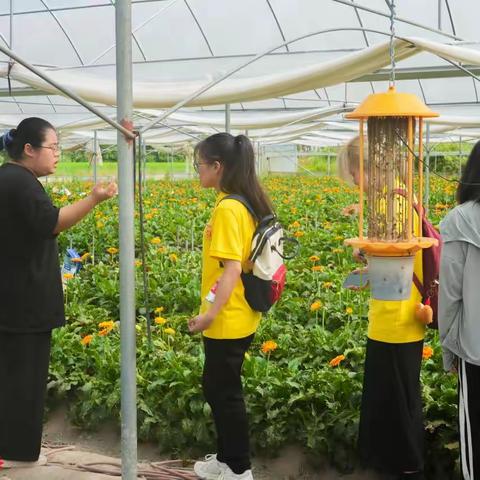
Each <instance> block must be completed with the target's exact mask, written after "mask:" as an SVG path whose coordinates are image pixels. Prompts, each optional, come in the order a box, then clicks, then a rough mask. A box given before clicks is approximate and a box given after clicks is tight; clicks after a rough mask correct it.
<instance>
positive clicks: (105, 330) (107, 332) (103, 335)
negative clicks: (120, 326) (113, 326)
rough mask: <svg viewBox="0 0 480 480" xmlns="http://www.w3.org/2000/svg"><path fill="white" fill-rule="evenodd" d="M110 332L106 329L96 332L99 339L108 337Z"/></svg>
mask: <svg viewBox="0 0 480 480" xmlns="http://www.w3.org/2000/svg"><path fill="white" fill-rule="evenodd" d="M110 332H111V330H109V329H108V328H103V329H102V330H100V331H99V332H98V334H99V335H100V336H101V337H105V336H106V335H108V334H109V333H110Z"/></svg>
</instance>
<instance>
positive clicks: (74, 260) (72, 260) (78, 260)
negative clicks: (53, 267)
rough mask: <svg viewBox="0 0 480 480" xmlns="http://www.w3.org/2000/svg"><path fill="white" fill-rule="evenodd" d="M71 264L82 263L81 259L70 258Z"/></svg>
mask: <svg viewBox="0 0 480 480" xmlns="http://www.w3.org/2000/svg"><path fill="white" fill-rule="evenodd" d="M71 262H73V263H82V259H81V257H77V258H72V259H71Z"/></svg>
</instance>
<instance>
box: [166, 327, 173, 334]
mask: <svg viewBox="0 0 480 480" xmlns="http://www.w3.org/2000/svg"><path fill="white" fill-rule="evenodd" d="M163 331H164V332H165V333H166V334H167V335H175V330H174V329H173V328H171V327H168V328H165V329H164V330H163Z"/></svg>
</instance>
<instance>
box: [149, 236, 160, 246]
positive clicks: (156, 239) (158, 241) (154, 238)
mask: <svg viewBox="0 0 480 480" xmlns="http://www.w3.org/2000/svg"><path fill="white" fill-rule="evenodd" d="M150 243H152V244H153V245H158V244H160V243H162V241H161V240H160V238H159V237H153V238H152V239H151V240H150Z"/></svg>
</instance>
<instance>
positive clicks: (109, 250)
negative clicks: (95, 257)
mask: <svg viewBox="0 0 480 480" xmlns="http://www.w3.org/2000/svg"><path fill="white" fill-rule="evenodd" d="M107 252H108V253H109V254H110V255H115V254H116V253H118V248H116V247H108V248H107Z"/></svg>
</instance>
